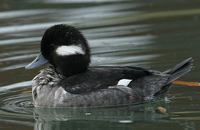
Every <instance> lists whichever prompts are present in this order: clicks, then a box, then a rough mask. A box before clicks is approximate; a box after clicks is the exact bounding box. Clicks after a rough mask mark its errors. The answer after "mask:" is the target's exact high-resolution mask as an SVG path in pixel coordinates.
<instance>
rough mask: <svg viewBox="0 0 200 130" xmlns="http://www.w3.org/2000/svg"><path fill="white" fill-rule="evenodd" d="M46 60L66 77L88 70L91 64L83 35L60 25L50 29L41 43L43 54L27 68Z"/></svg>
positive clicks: (69, 27)
mask: <svg viewBox="0 0 200 130" xmlns="http://www.w3.org/2000/svg"><path fill="white" fill-rule="evenodd" d="M45 59H46V60H47V61H48V62H49V63H50V64H52V65H53V66H54V68H55V69H56V71H57V72H58V73H60V74H63V75H65V76H70V75H74V74H77V73H81V72H83V71H85V70H87V68H88V65H89V63H90V49H89V46H88V43H87V40H86V39H85V37H84V36H83V35H82V33H81V32H80V31H79V30H77V29H76V28H74V27H72V26H68V25H66V24H58V25H54V26H52V27H50V28H48V29H47V30H46V31H45V33H44V35H43V37H42V41H41V54H40V55H39V56H38V57H37V58H36V59H35V61H33V62H34V63H33V62H32V63H30V64H29V65H28V66H27V67H26V68H28V69H30V68H35V67H38V66H40V65H33V64H35V63H36V62H38V61H39V60H41V61H42V63H41V64H44V63H46V61H45Z"/></svg>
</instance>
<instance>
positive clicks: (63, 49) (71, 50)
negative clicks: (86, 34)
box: [56, 45, 85, 56]
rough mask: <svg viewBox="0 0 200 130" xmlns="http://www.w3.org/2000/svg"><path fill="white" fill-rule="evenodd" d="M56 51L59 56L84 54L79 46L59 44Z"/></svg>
mask: <svg viewBox="0 0 200 130" xmlns="http://www.w3.org/2000/svg"><path fill="white" fill-rule="evenodd" d="M56 53H57V54H58V55H60V56H68V55H74V54H85V52H84V51H83V49H82V47H81V46H76V45H71V46H60V47H58V48H57V49H56Z"/></svg>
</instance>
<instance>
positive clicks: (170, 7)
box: [0, 0, 200, 130]
mask: <svg viewBox="0 0 200 130" xmlns="http://www.w3.org/2000/svg"><path fill="white" fill-rule="evenodd" d="M199 7H200V2H199V1H196V0H190V1H188V0H177V1H174V0H168V1H164V0H159V1H158V0H151V1H141V0H138V1H127V0H98V1H95V0H85V1H79V0H58V1H53V0H36V1H28V0H15V1H11V0H4V1H0V129H1V130H4V129H5V130H10V129H20V130H27V129H35V130H42V129H44V130H51V129H52V130H58V129H63V130H64V129H97V130H98V129H120V130H122V129H199V128H200V103H199V101H200V87H198V86H187V85H175V84H174V85H173V86H172V87H171V89H170V92H169V94H168V95H167V97H166V98H165V99H164V100H162V101H159V102H154V103H148V104H142V105H137V106H129V107H117V108H94V109H70V108H67V109H46V108H43V109H41V108H34V107H33V105H32V97H31V93H21V92H23V91H27V90H31V84H32V81H31V80H32V78H33V77H34V76H35V75H37V74H38V71H39V70H40V69H41V68H38V69H35V70H25V69H24V66H26V65H27V64H28V63H29V62H30V61H32V60H33V59H34V57H35V56H36V55H37V54H38V52H39V50H40V40H41V37H42V35H43V33H44V31H45V30H46V29H47V28H48V27H50V26H52V25H54V24H58V23H67V24H70V25H74V26H76V27H77V28H79V29H80V30H81V31H82V33H83V34H84V35H85V36H86V38H87V39H88V42H89V44H90V46H91V51H92V63H91V65H118V66H123V65H133V66H140V67H144V68H147V69H156V70H160V71H164V70H166V69H168V68H171V67H173V66H174V65H176V64H177V63H179V62H181V61H182V60H184V59H186V58H188V57H193V59H194V60H195V61H194V65H193V69H192V71H191V72H190V73H188V74H187V75H185V76H183V77H182V78H181V79H179V80H182V81H192V82H199V81H200V66H199V64H200V51H199V50H200V49H199V47H200V8H199ZM157 107H163V108H165V109H166V110H167V113H161V112H159V111H158V110H157Z"/></svg>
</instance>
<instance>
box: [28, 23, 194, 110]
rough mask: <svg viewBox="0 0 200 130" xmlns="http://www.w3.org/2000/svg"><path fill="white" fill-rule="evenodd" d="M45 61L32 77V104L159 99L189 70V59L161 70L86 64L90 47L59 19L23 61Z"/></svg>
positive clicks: (107, 103)
mask: <svg viewBox="0 0 200 130" xmlns="http://www.w3.org/2000/svg"><path fill="white" fill-rule="evenodd" d="M46 63H50V64H51V65H52V66H50V67H47V68H45V69H43V70H41V71H40V73H39V74H38V75H37V76H36V77H35V78H34V79H33V80H34V81H35V83H34V84H33V86H32V96H33V102H34V104H35V106H36V107H107V106H122V105H131V104H140V103H145V102H152V101H156V100H160V99H162V98H164V96H165V95H166V93H167V92H168V90H169V87H170V85H171V82H172V81H174V80H176V79H177V78H179V77H181V76H183V75H184V74H186V73H187V72H189V71H190V69H191V64H192V58H188V59H186V60H184V61H183V62H181V63H179V64H177V65H176V66H175V67H174V68H172V69H169V70H167V71H164V72H159V71H154V70H147V69H143V68H140V67H132V66H123V67H122V66H120V67H117V66H115V67H110V66H97V67H88V66H89V63H90V48H89V46H88V43H87V40H86V39H85V37H84V36H83V35H82V34H81V32H80V31H79V30H77V29H76V28H74V27H72V26H69V25H65V24H58V25H54V26H52V27H50V28H49V29H47V30H46V31H45V33H44V35H43V38H42V40H41V53H40V54H39V56H38V57H37V58H36V59H35V60H34V61H33V62H31V63H30V64H29V65H27V66H26V69H32V68H36V67H38V66H41V65H43V64H46Z"/></svg>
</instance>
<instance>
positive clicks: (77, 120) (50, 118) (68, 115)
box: [34, 101, 169, 130]
mask: <svg viewBox="0 0 200 130" xmlns="http://www.w3.org/2000/svg"><path fill="white" fill-rule="evenodd" d="M161 105H162V107H163V108H167V107H168V106H167V105H166V104H165V103H163V101H161V102H159V103H156V104H155V103H154V104H152V103H149V104H143V105H138V106H131V107H118V108H89V109H86V108H78V109H73V108H67V109H66V108H65V109H54V108H48V109H47V108H35V109H34V117H35V120H36V123H35V130H43V129H45V130H57V129H78V128H81V129H88V128H90V129H97V128H98V129H106V128H112V129H114V128H118V129H119V128H120V126H122V125H123V127H124V126H127V128H128V127H134V124H138V123H140V122H155V121H158V120H160V122H169V121H168V120H167V117H169V115H168V114H163V113H161V112H158V111H157V109H156V108H157V106H161ZM163 105H164V106H163ZM144 127H145V126H144Z"/></svg>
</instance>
